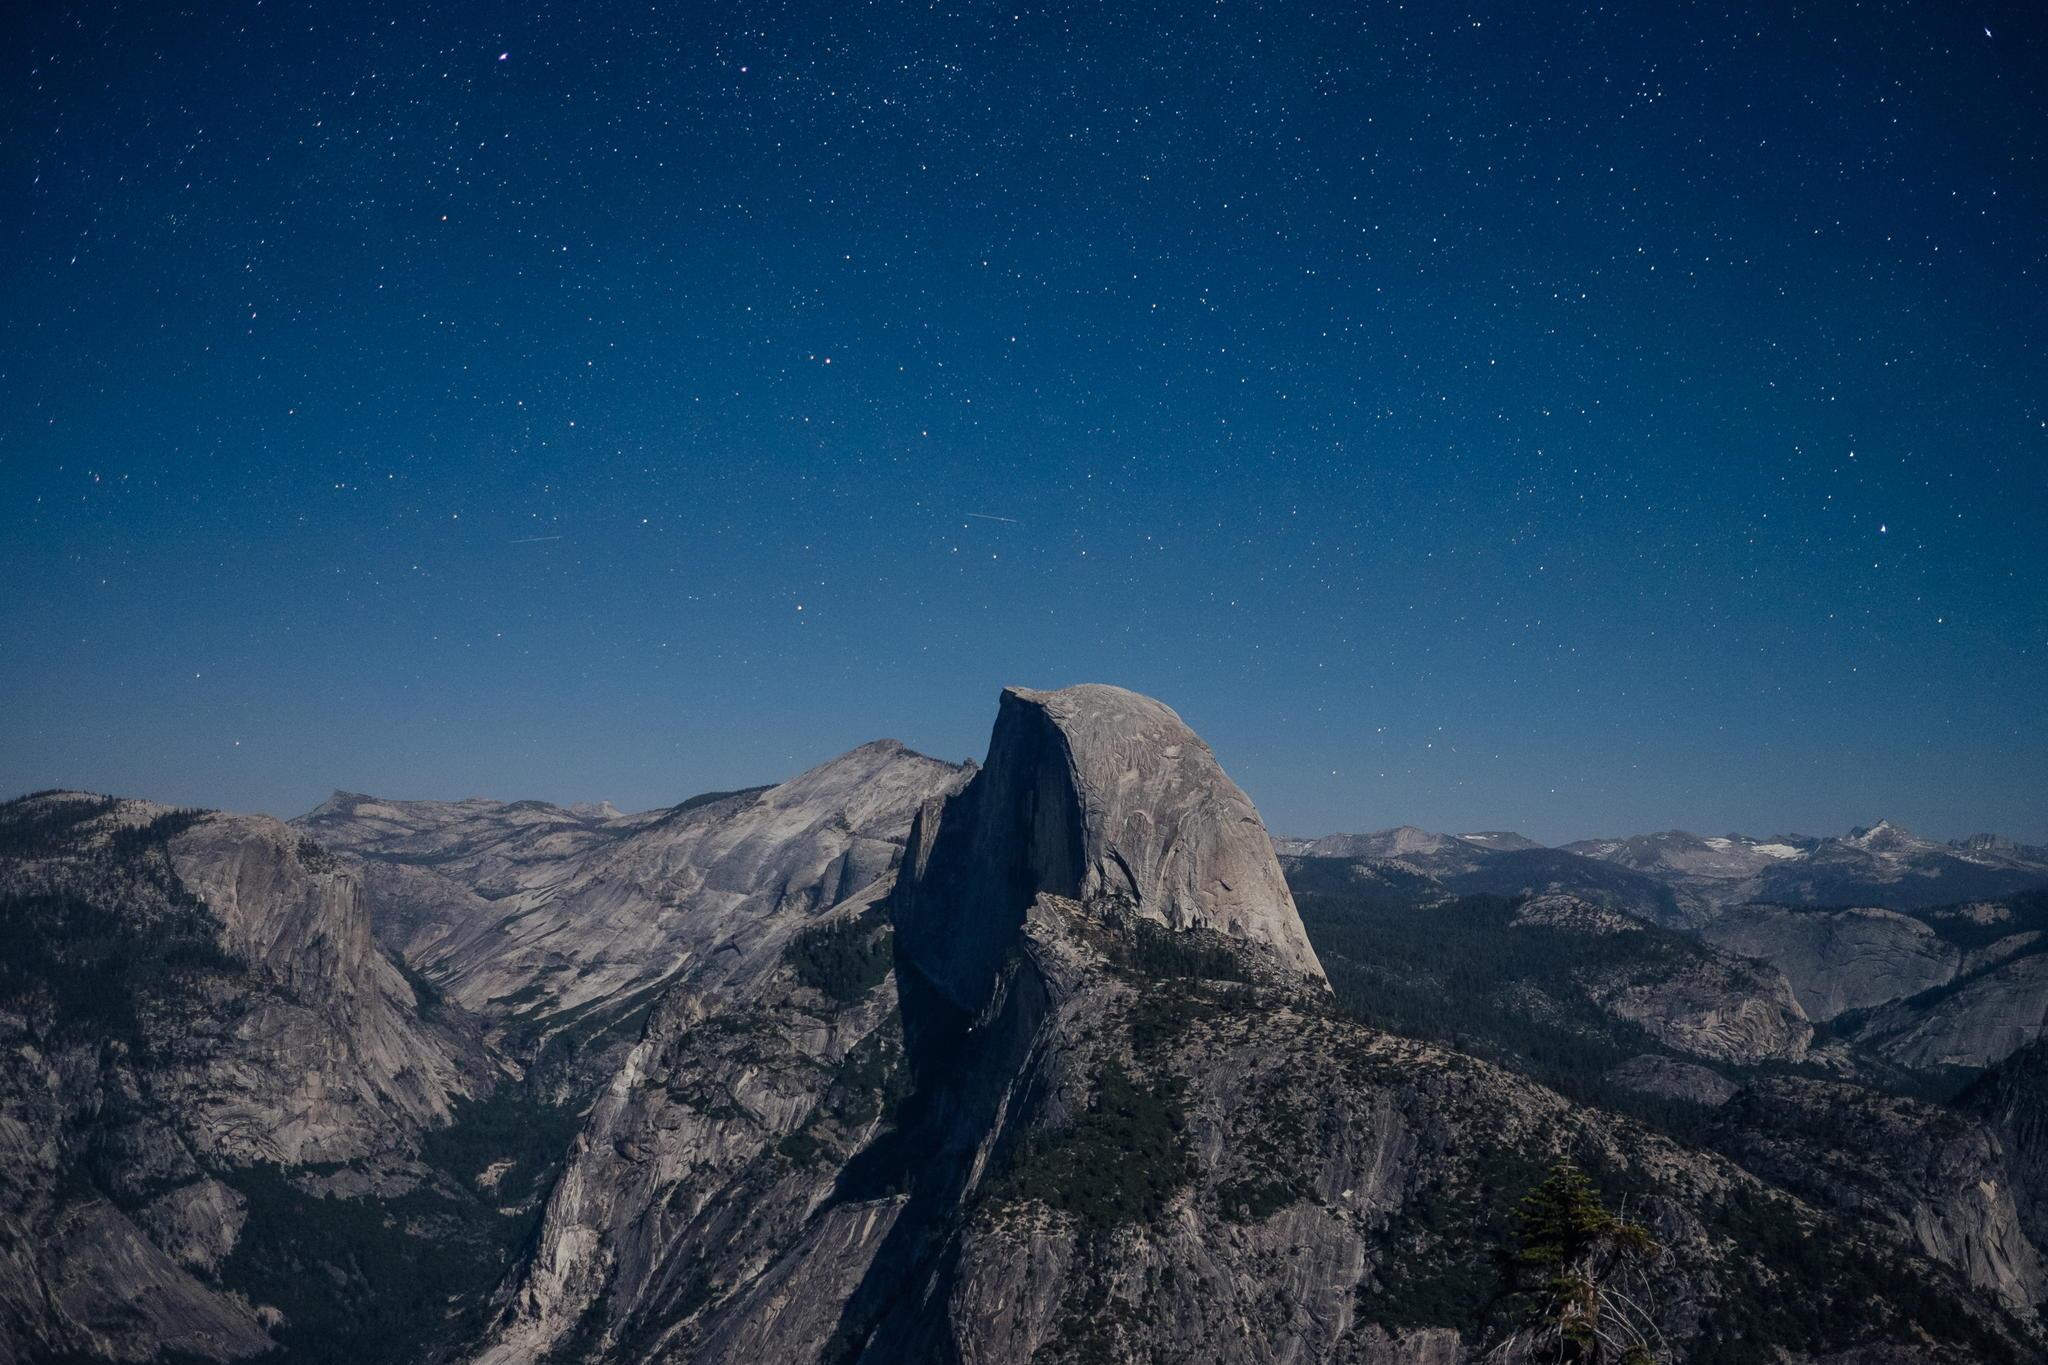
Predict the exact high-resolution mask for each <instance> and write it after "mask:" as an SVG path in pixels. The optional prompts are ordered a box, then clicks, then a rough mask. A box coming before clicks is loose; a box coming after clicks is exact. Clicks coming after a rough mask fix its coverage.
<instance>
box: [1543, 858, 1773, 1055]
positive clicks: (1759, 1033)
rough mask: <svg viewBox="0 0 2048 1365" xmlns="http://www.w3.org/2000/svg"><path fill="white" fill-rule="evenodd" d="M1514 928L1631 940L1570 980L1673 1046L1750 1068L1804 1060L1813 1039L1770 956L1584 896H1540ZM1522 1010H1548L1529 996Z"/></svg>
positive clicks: (1591, 958)
mask: <svg viewBox="0 0 2048 1365" xmlns="http://www.w3.org/2000/svg"><path fill="white" fill-rule="evenodd" d="M1509 926H1510V930H1511V931H1520V930H1529V929H1545V930H1550V931H1552V932H1554V933H1559V934H1566V935H1571V936H1575V937H1583V938H1590V939H1622V940H1624V943H1620V944H1608V945H1603V951H1601V952H1600V953H1598V954H1588V955H1587V960H1586V961H1585V962H1584V964H1583V965H1581V966H1578V967H1576V968H1575V969H1574V970H1573V972H1572V985H1573V986H1574V987H1575V988H1576V989H1577V990H1579V991H1580V992H1582V993H1583V994H1584V995H1585V997H1586V998H1587V999H1588V1000H1590V1001H1591V1002H1592V1003H1593V1004H1594V1005H1596V1006H1598V1007H1599V1008H1600V1009H1601V1010H1602V1011H1604V1012H1605V1013H1606V1014H1608V1015H1610V1016H1612V1017H1613V1018H1615V1019H1619V1020H1622V1021H1624V1022H1626V1023H1630V1024H1634V1025H1635V1026H1637V1027H1638V1028H1640V1029H1642V1031H1643V1032H1644V1033H1646V1034H1648V1035H1649V1036H1650V1037H1651V1038H1653V1039H1655V1040H1656V1041H1657V1042H1659V1043H1661V1044H1663V1045H1664V1046H1665V1047H1668V1048H1671V1049H1673V1050H1675V1051H1678V1052H1684V1053H1688V1054H1690V1055H1692V1056H1695V1057H1701V1058H1705V1059H1706V1060H1708V1061H1713V1062H1732V1063H1734V1064H1736V1065H1739V1066H1748V1065H1754V1064H1756V1063H1758V1062H1764V1061H1788V1062H1794V1061H1799V1060H1801V1059H1803V1058H1804V1057H1805V1056H1806V1052H1807V1048H1808V1047H1809V1046H1810V1045H1811V1043H1812V1041H1813V1025H1812V1022H1811V1021H1810V1020H1808V1019H1807V1017H1806V1014H1805V1012H1804V1011H1802V1010H1801V1009H1800V1007H1799V1002H1798V1001H1797V1000H1795V999H1794V998H1793V995H1792V988H1791V986H1790V985H1788V984H1787V983H1786V980H1785V977H1784V975H1783V974H1782V973H1780V972H1778V971H1775V970H1774V969H1772V968H1771V967H1769V966H1767V965H1765V964H1764V963H1760V962H1752V961H1750V960H1748V959H1746V958H1740V957H1735V956H1732V955H1730V954H1727V953H1722V952H1717V951H1715V950H1714V949H1712V948H1706V947H1702V946H1700V945H1698V944H1695V943H1692V942H1690V941H1688V940H1686V939H1684V938H1681V937H1678V936H1677V935H1675V934H1672V933H1670V932H1668V931H1659V930H1653V929H1651V928H1650V927H1649V926H1648V925H1646V924H1644V923H1643V921H1641V920H1639V919H1635V918H1633V917H1632V916H1629V915H1624V914H1621V913H1620V912H1618V911H1615V910H1611V909H1609V908H1607V907H1605V906H1602V905H1598V904H1595V903H1593V902H1591V901H1586V900H1582V899H1580V898H1579V897H1577V896H1560V895H1549V896H1536V897H1533V898H1531V899H1529V900H1527V901H1524V902H1522V904H1521V905H1520V906H1519V907H1517V908H1516V910H1515V913H1514V917H1513V919H1512V920H1510V921H1509ZM1532 984H1533V983H1532ZM1557 984H1561V983H1553V988H1554V987H1555V985H1557ZM1537 989H1539V990H1540V987H1537ZM1523 1008H1524V1009H1525V1010H1526V1011H1528V1012H1532V1013H1538V1014H1541V1013H1542V1012H1543V1011H1542V1009H1541V1007H1540V1005H1538V1004H1537V1002H1536V1001H1535V1000H1534V999H1533V998H1526V997H1525V1000H1524V1005H1523Z"/></svg>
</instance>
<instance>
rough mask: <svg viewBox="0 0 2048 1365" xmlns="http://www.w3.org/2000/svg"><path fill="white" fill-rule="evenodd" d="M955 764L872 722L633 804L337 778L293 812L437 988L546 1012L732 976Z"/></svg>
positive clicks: (473, 1004)
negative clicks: (783, 764)
mask: <svg viewBox="0 0 2048 1365" xmlns="http://www.w3.org/2000/svg"><path fill="white" fill-rule="evenodd" d="M966 775H967V774H966V773H965V771H964V770H962V769H960V768H956V767H954V766H953V765H952V764H948V763H941V762H939V761H937V760H936V759H931V758H926V757H925V756H923V755H922V754H917V753H913V752H911V751H910V750H909V749H906V748H904V747H903V746H902V745H901V744H898V743H896V742H895V741H893V740H881V741H877V742H876V743H873V744H867V745H863V746H862V747H860V748H858V749H855V750H853V751H852V752H850V753H847V754H843V755H841V756H840V757H838V758H836V759H833V760H831V761H830V762H827V763H824V764H820V765H819V766H818V767H816V768H813V769H811V770H810V771H809V772H806V773H804V774H802V775H800V776H798V777H795V778H792V779H791V780H790V781H788V782H784V783H782V784H780V785H779V786H774V787H762V788H755V789H753V790H750V791H744V792H733V793H713V794H710V795H708V796H705V797H699V798H696V799H694V800H691V801H687V802H684V803H683V804H682V805H680V806H676V807H674V808H672V809H669V810H662V811H650V812H646V813H644V814H641V815H634V816H625V817H611V816H593V815H589V814H578V813H576V812H572V811H569V810H566V809H563V808H561V807H554V806H547V805H545V804H544V803H541V802H516V803H513V804H511V805H505V804H503V803H498V802H462V803H456V804H453V805H450V804H446V803H434V802H421V803H413V802H396V801H374V800H371V799H369V798H359V797H344V796H337V797H336V798H335V799H334V800H332V801H330V802H328V803H327V804H326V805H324V806H322V807H321V808H320V809H318V810H316V811H314V812H312V813H311V814H309V815H308V816H306V817H305V818H304V819H302V820H301V821H299V827H300V828H301V829H303V830H305V831H306V832H307V833H309V834H312V835H314V836H315V837H317V838H319V839H320V840H321V842H322V844H323V845H324V846H327V847H332V848H334V849H336V850H338V851H341V852H344V853H347V854H349V855H351V856H352V858H353V859H355V860H357V861H358V862H359V863H360V866H361V869H362V871H363V875H364V876H365V878H366V879H367V882H368V885H369V887H370V891H371V894H372V897H373V898H374V899H375V900H376V901H377V904H378V907H379V913H380V914H385V913H388V914H389V915H391V916H392V917H393V918H394V919H395V920H396V921H397V922H398V923H399V924H401V925H403V926H404V928H403V930H402V931H401V938H402V952H403V953H404V956H405V958H406V960H407V961H408V962H409V963H410V964H411V965H412V966H413V967H414V968H415V969H417V970H419V971H420V972H422V973H424V974H425V975H427V976H428V977H429V978H430V979H431V980H433V981H434V983H435V985H436V986H437V987H438V988H439V989H441V990H442V991H443V992H445V993H446V994H448V995H449V996H450V997H452V998H453V999H455V1000H456V1001H457V1002H459V1003H460V1004H462V1005H463V1006H464V1007H465V1008H468V1009H471V1010H474V1011H476V1012H477V1013H480V1014H483V1015H486V1016H490V1017H496V1018H508V1017H509V1018H517V1019H520V1020H526V1021H532V1022H534V1023H538V1024H543V1025H545V1024H546V1023H548V1022H549V1021H559V1020H560V1019H562V1018H564V1017H566V1016H572V1015H575V1014H576V1013H578V1012H579V1011H582V1012H597V1011H609V1012H613V1013H617V1012H620V1011H621V1007H622V1006H623V1005H625V1004H627V1002H638V1003H645V1002H647V1001H650V1000H651V999H652V998H653V995H654V993H655V992H657V991H659V990H660V989H662V988H665V987H666V986H668V985H672V984H676V983H678V982H681V981H683V980H685V979H687V980H688V981H690V982H691V983H692V984H693V985H694V986H695V987H696V988H698V989H704V988H707V986H708V985H709V984H710V983H712V982H714V981H723V982H726V983H727V984H730V985H733V986H735V987H736V986H737V985H738V984H739V983H740V980H741V979H742V978H744V977H745V976H746V974H747V973H749V972H752V971H754V970H756V969H757V968H759V967H760V966H761V965H762V964H763V963H766V962H770V961H772V960H773V958H774V954H775V950H776V948H777V947H778V946H779V940H780V938H781V937H786V936H787V934H788V933H790V932H792V931H793V930H794V929H795V928H796V927H797V924H798V923H799V922H800V921H802V920H803V919H806V918H808V917H810V916H814V915H818V914H822V913H823V912H824V911H826V910H827V909H828V908H830V907H831V906H832V905H834V904H836V903H837V902H839V901H842V900H844V899H845V898H846V897H848V896H850V895H852V894H854V893H855V892H857V891H859V890H860V889H861V888H863V887H866V886H868V885H870V884H872V883H873V882H874V881H875V880H876V879H877V878H878V877H880V876H882V875H883V874H884V873H886V872H887V871H888V870H889V869H890V867H892V866H893V865H894V863H895V861H896V859H897V858H898V857H900V856H901V853H902V848H903V840H904V837H905V833H906V831H907V830H908V828H909V825H910V821H911V816H912V814H913V813H914V812H915V811H916V810H917V809H918V807H919V806H920V805H922V804H923V803H924V802H925V801H927V800H929V799H931V798H932V797H934V796H936V795H940V794H943V793H944V792H946V791H949V790H951V789H952V788H953V787H955V786H957V785H959V783H960V782H962V781H964V780H965V778H966Z"/></svg>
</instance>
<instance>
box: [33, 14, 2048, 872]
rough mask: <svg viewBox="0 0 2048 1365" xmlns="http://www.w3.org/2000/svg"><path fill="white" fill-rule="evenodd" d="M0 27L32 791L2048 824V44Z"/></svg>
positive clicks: (1413, 25)
mask: <svg viewBox="0 0 2048 1365" xmlns="http://www.w3.org/2000/svg"><path fill="white" fill-rule="evenodd" d="M7 9H8V16H7V17H6V18H5V19H4V20H0V25H4V28H0V39H4V41H0V50H4V52H5V54H6V55H5V58H4V61H5V63H6V67H5V82H4V86H0V102H4V103H0V245H4V250H5V253H6V256H5V265H4V268H0V321H4V326H0V587H4V588H5V592H4V596H0V789H4V790H5V791H7V792H15V791H22V790H27V789H31V788H38V787H45V786H58V785H62V786H82V787H88V788H93V789H97V790H106V791H116V792H121V793H130V794H137V795H147V796H153V797H156V798H159V799H163V800H170V801H177V802H186V803H199V804H206V805H218V806H226V807H231V808H238V809H254V810H267V811H271V812H274V813H278V814H284V815H290V814H296V813H298V812H299V811H302V810H304V809H306V808H307V807H309V806H311V805H312V804H314V803H315V802H317V801H319V800H321V799H322V798H324V797H325V795H326V794H327V792H328V791H329V790H330V789H333V788H336V787H342V788H348V789H354V790H367V791H373V792H377V793H380V794H385V795H392V796H434V797H455V796H465V795H470V794H478V793H481V794H489V795H496V796H502V797H507V798H512V797H528V796H537V797H543V798H547V799H552V800H563V801H567V800H576V799H597V798H610V799H612V800H614V801H616V802H618V803H619V804H620V805H621V806H625V807H628V808H637V807H646V806H651V805H656V804H667V803H670V802H673V801H676V800H678V799H680V798H682V797H684V796H687V795H690V794H691V793H694V792H698V791H702V790H706V789H711V788H722V787H730V786H736V785H742V784H752V783H757V782H764V781H772V780H776V779H779V778H782V777H785V776H788V775H790V774H792V773H794V772H796V771H798V770H800V769H801V768H803V767H806V766H808V765H810V764H811V763H814V762H816V761H818V760H820V759H823V758H825V757H827V756H829V755H831V754H833V753H836V752H839V751H841V750H843V749H846V748H849V747H852V746H853V745H855V744H858V743H861V742H863V741H865V740H869V739H872V738H876V737H879V736H884V735H887V736H894V737H896V738H900V739H902V740H904V741H905V742H907V743H909V744H911V745H912V746H913V747H916V748H919V749H923V750H925V751H927V752H931V753H936V754H939V755H941V756H944V757H948V758H962V757H966V756H968V755H970V754H971V755H975V756H979V754H980V753H981V751H982V748H983V746H984V744H985V741H986V736H987V731H988V726H989V723H990V722H991V720H992V719H993V717H994V713H995V700H996V694H997V691H998V689H999V688H1000V687H1001V686H1002V685H1004V684H1006V683H1024V684H1028V685H1033V686H1059V685H1063V684H1066V683H1070V682H1077V681H1103V682H1115V683H1120V684H1123V685H1125V686H1128V687H1133V688H1136V689H1138V690H1141V691H1144V692H1147V693H1151V694H1153V695H1156V696H1158V697H1160V698H1162V699H1163V700H1165V701H1167V702H1168V703H1169V704H1171V705H1173V706H1174V707H1176V708H1177V709H1178V710H1179V711H1180V712H1181V714H1182V715H1183V716H1185V717H1186V718H1187V719H1188V721H1189V722H1190V723H1191V724H1192V725H1194V726H1195V727H1196V729H1197V730H1199V731H1200V732H1201V733H1202V734H1203V735H1204V736H1205V737H1206V738H1207V739H1208V740H1209V741H1210V742H1211V744H1212V745H1213V746H1214V747H1215V749H1216V750H1217V753H1218V755H1219V757H1221V759H1222V760H1223V762H1224V764H1225V766H1226V767H1227V768H1228V769H1229V770H1230V771H1231V773H1232V774H1233V775H1234V776H1235V777H1237V778H1238V780H1239V781H1240V782H1241V783H1242V784H1243V785H1244V786H1245V788H1246V789H1247V790H1248V791H1249V792H1250V793H1251V795H1252V796H1253V797H1254V799H1255V800H1257V802H1258V803H1259V805H1260V807H1261V809H1262V810H1263V812H1264V813H1265V814H1266V817H1267V820H1268V823H1269V824H1270V825H1272V826H1273V827H1275V828H1276V829H1280V830H1284V831H1288V832H1298V833H1318V832H1324V831H1329V830H1350V829H1369V828H1377V827H1382V826H1385V825H1390V824H1394V823H1399V822H1413V823H1417V824H1422V825H1426V826H1430V827H1434V828H1449V829H1469V828H1475V827H1479V828H1519V829H1521V830H1523V831H1525V832H1527V833H1529V834H1532V835H1535V836H1537V837H1539V838H1544V839H1547V840H1562V839H1567V838H1576V837H1581V836H1586V835H1592V834H1615V833H1627V832H1634V831H1640V830H1648V829H1657V828H1663V827H1667V826H1682V827H1686V828H1690V829H1694V830H1697V831H1700V832H1707V833H1720V832H1726V831H1730V830H1742V831H1747V832H1751V833H1756V834H1766V833H1771V832H1778V831H1786V830H1798V831H1807V832H1816V833H1833V832H1841V831H1842V830H1844V829H1846V827H1847V826H1849V825H1850V824H1851V823H1858V822H1869V821H1871V820H1874V819H1876V818H1878V817H1880V816H1888V817H1890V818H1892V819H1894V820H1897V821H1900V822H1902V823H1904V824H1907V825H1908V826H1911V827H1914V828H1916V829H1920V830H1921V831H1922V832H1925V833H1930V834H1936V835H1941V836H1954V835H1960V834H1965V833H1968V832H1971V831H1974V830H1978V829H1991V830H1997V831H2001V832H2004V833H2007V834H2011V835H2015V836H2019V837H2022V838H2030V839H2042V838H2044V837H2048V799H2044V798H2048V723H2044V720H2043V716H2044V711H2048V533H2044V526H2048V349H2044V348H2048V78H2044V71H2048V41H2044V36H2048V35H2044V25H2043V21H2042V20H2041V18H2040V17H2039V6H2038V4H2036V3H2026V4H2008V5H1969V4H1950V3H1944V4H1928V5H1924V6H1915V5H1881V4H1862V5H1790V4H1784V3H1769V4H1757V5H1754V6H1750V7H1746V8H1743V7H1737V8H1726V7H1707V6H1694V5H1685V4H1675V3H1673V4H1667V3H1656V4H1641V5H1609V6H1605V7H1595V8H1578V7H1571V6H1551V5H1524V6H1513V7H1500V8H1486V7H1467V6H1461V5H1437V4H1429V3H1420V4H1417V3H1410V4H1407V5H1386V4H1357V5H1322V4H1308V3H1263V4H1256V3H1240V0H1225V2H1224V3H1212V4H1187V5H1183V6H1150V5H1135V4H1133V5H1108V6H1104V5H1094V4H1075V5H1070V6H1052V7H1047V6H1044V5H1037V4H1032V5H1016V4H1005V5H1002V6H994V7H992V6H989V5H984V4H979V3H956V4H937V5H925V4H916V5H906V4H893V3H873V4H865V5H811V4H796V3H790V4H781V5H749V4H717V5H712V4H672V5H649V4H646V3H639V4H632V5H626V4H612V3H606V2H605V0H588V2H586V3H561V4H554V5H541V6H538V7H536V6H533V5H525V6H521V7H517V8H513V7H508V6H496V5H488V4H459V5H458V4H428V5H425V6H421V5H417V4H413V3H406V4H381V3H378V4H352V5H339V4H333V5H306V4H300V3H277V2H276V0H271V2H270V3H263V4H251V3H235V2H234V0H226V2H225V3H206V4H197V3H186V4H182V5H180V4H171V3H148V4H133V5H118V6H117V5H110V4H81V5H62V6H60V5H54V4H47V5H26V4H24V5H16V6H9V7H7Z"/></svg>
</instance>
